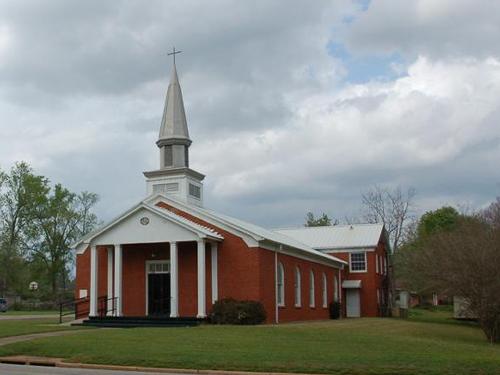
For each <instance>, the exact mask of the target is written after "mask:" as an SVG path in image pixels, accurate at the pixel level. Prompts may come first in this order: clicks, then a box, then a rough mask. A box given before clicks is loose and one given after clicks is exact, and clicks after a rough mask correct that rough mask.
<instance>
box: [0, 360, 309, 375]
mask: <svg viewBox="0 0 500 375" xmlns="http://www.w3.org/2000/svg"><path fill="white" fill-rule="evenodd" d="M0 363H5V364H11V365H31V366H44V367H61V368H76V369H88V370H114V371H126V372H128V371H141V372H156V373H163V374H199V375H311V374H300V373H293V374H290V373H286V372H252V371H224V370H198V369H177V368H164V367H141V366H119V365H98V364H91V363H71V362H64V361H63V359H62V358H46V357H28V356H11V357H0ZM316 375H317V374H316Z"/></svg>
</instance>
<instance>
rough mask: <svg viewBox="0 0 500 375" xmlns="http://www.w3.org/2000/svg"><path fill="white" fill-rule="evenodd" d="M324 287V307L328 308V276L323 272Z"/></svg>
mask: <svg viewBox="0 0 500 375" xmlns="http://www.w3.org/2000/svg"><path fill="white" fill-rule="evenodd" d="M322 285H323V290H322V294H321V295H322V299H323V307H328V290H327V288H328V286H327V285H328V284H327V281H326V275H325V273H324V272H323V281H322Z"/></svg>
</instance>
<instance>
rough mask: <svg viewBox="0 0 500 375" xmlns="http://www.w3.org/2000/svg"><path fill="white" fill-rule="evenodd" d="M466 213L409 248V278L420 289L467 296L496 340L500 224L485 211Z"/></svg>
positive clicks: (498, 328)
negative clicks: (468, 214)
mask: <svg viewBox="0 0 500 375" xmlns="http://www.w3.org/2000/svg"><path fill="white" fill-rule="evenodd" d="M486 213H489V211H487V212H485V213H483V214H482V215H476V216H474V217H460V218H459V219H458V220H457V222H456V225H455V226H454V227H453V228H452V229H449V230H441V231H435V232H432V233H431V234H428V235H425V236H422V237H420V238H419V239H418V242H417V243H415V244H413V246H412V247H411V248H409V249H407V250H405V251H404V255H405V256H404V257H403V259H404V262H405V263H406V264H405V267H406V269H413V272H409V273H406V274H405V277H406V281H407V283H408V284H409V285H411V286H412V287H414V288H415V289H416V290H417V291H419V292H422V291H429V290H433V291H439V292H442V293H446V294H448V295H452V296H459V297H462V298H464V299H465V300H466V301H467V303H468V307H469V310H470V311H471V312H472V313H473V314H475V315H476V316H477V317H478V321H479V324H480V326H481V328H482V329H483V331H484V333H485V335H486V337H487V339H488V340H489V341H490V342H492V343H493V342H499V341H500V298H499V297H498V296H499V295H500V278H499V277H498V270H499V269H500V228H499V227H498V226H494V225H492V224H491V222H489V221H488V219H487V218H486V217H487V216H485V214H486Z"/></svg>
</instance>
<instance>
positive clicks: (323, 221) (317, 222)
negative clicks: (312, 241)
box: [305, 212, 337, 227]
mask: <svg viewBox="0 0 500 375" xmlns="http://www.w3.org/2000/svg"><path fill="white" fill-rule="evenodd" d="M334 224H337V222H336V221H335V222H334ZM328 225H332V219H330V218H329V217H328V215H327V214H325V213H323V214H322V215H321V217H318V218H316V217H314V214H313V213H312V212H308V213H307V214H306V223H305V226H306V227H324V226H328Z"/></svg>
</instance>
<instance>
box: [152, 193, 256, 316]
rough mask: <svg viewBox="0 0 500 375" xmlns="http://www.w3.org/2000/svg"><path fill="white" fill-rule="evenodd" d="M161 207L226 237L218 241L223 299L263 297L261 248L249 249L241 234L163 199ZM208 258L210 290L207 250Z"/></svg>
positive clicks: (208, 284)
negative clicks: (220, 226) (261, 286)
mask: <svg viewBox="0 0 500 375" xmlns="http://www.w3.org/2000/svg"><path fill="white" fill-rule="evenodd" d="M158 206H160V207H163V208H166V209H168V210H171V211H172V212H175V213H176V214H178V215H180V216H183V217H185V218H187V219H189V220H191V221H193V222H195V223H198V224H201V225H203V226H206V227H209V228H212V229H214V230H216V231H217V232H218V233H220V234H221V235H222V236H223V237H224V241H222V242H220V243H219V244H218V258H217V266H218V279H219V282H218V289H219V299H222V298H227V297H232V298H235V299H252V300H258V299H259V298H260V262H261V260H260V259H261V258H260V254H259V251H258V249H257V248H249V247H248V246H247V245H246V243H245V241H243V239H242V238H241V237H238V236H236V235H234V234H232V233H230V232H227V231H225V230H223V229H222V228H219V227H216V226H214V225H213V224H210V223H208V222H206V221H203V220H201V219H199V218H197V217H194V216H192V215H189V214H188V213H186V212H184V211H180V210H178V209H176V208H174V207H172V206H169V205H167V204H165V203H163V202H160V203H159V204H158ZM195 257H196V254H195ZM206 258H207V262H206V264H207V268H208V269H207V272H206V274H207V289H210V285H211V281H210V278H209V275H210V269H211V267H208V266H209V265H210V260H209V258H210V251H208V252H207V255H206ZM249 271H250V272H249ZM195 276H196V275H195ZM209 295H211V294H210V293H207V305H208V306H207V312H208V311H210V309H209V307H211V298H210V299H209Z"/></svg>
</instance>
